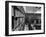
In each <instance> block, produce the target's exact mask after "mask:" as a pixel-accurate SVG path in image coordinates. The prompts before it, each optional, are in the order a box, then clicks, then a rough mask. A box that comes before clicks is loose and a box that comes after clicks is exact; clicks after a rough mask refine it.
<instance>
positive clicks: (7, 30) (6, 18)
mask: <svg viewBox="0 0 46 37" xmlns="http://www.w3.org/2000/svg"><path fill="white" fill-rule="evenodd" d="M10 2H11V3H26V4H40V5H41V4H42V5H44V19H43V20H44V32H43V33H27V34H12V35H9V25H8V24H9V3H10ZM34 34H45V3H40V2H22V1H5V36H18V35H34Z"/></svg>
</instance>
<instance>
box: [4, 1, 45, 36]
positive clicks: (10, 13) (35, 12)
mask: <svg viewBox="0 0 46 37" xmlns="http://www.w3.org/2000/svg"><path fill="white" fill-rule="evenodd" d="M23 8H24V9H23ZM20 12H24V13H20ZM30 17H31V18H32V19H31V18H30ZM27 18H28V19H31V20H33V21H29V20H28V19H27ZM17 19H19V20H21V19H23V20H22V21H21V23H22V22H24V23H23V24H24V25H22V27H20V28H22V30H21V29H17V30H16V29H15V28H16V27H17V26H19V25H18V23H16V20H17ZM39 20H40V22H39ZM14 21H15V23H14ZM35 21H36V22H35ZM19 22H20V21H19ZM29 23H30V24H31V26H30V24H29ZM25 24H26V25H25ZM27 24H28V25H27ZM16 25H17V26H16ZM26 26H28V28H27V30H25V27H26ZM30 27H31V28H32V27H33V28H32V29H31V28H30ZM34 34H45V3H39V2H22V1H5V35H6V36H18V35H34Z"/></svg>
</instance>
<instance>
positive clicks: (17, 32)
mask: <svg viewBox="0 0 46 37" xmlns="http://www.w3.org/2000/svg"><path fill="white" fill-rule="evenodd" d="M12 6H34V7H36V6H37V7H41V20H42V21H41V30H30V31H12V23H11V21H12V20H11V7H12ZM43 9H44V8H43V5H42V4H41V5H40V4H25V3H9V35H11V34H26V33H42V32H43V30H44V29H43V28H44V20H43V19H44V18H43V17H44V15H43V14H44V10H43Z"/></svg>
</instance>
